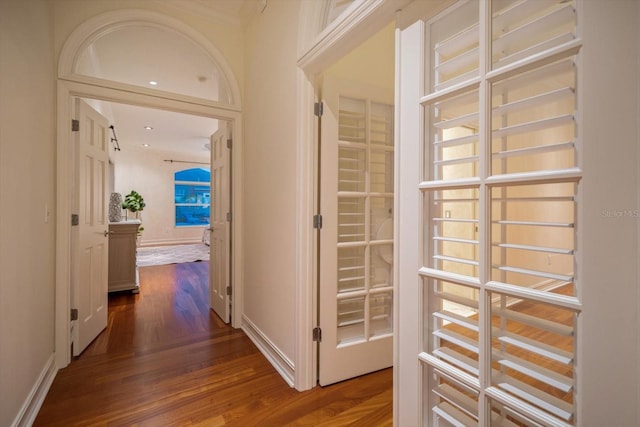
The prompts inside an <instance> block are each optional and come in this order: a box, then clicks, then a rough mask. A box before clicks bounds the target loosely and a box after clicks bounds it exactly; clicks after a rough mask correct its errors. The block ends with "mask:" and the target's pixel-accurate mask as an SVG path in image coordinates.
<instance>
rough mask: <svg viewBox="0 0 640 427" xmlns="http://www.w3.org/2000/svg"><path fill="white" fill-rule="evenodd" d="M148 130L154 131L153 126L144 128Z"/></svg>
mask: <svg viewBox="0 0 640 427" xmlns="http://www.w3.org/2000/svg"><path fill="white" fill-rule="evenodd" d="M144 128H145V129H146V130H153V128H152V127H151V126H145V127H144Z"/></svg>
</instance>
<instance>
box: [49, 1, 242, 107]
mask: <svg viewBox="0 0 640 427" xmlns="http://www.w3.org/2000/svg"><path fill="white" fill-rule="evenodd" d="M134 25H145V26H154V27H158V28H163V29H168V30H172V31H175V32H176V33H178V34H180V35H181V36H183V37H186V38H187V39H189V40H191V41H192V42H193V43H194V44H196V45H198V46H199V47H201V48H202V49H203V50H204V51H205V52H206V53H207V54H208V56H209V57H210V58H211V59H212V60H213V61H214V63H215V64H216V65H217V66H218V67H220V71H221V72H222V75H223V76H224V78H225V80H226V82H227V83H228V85H229V90H230V92H231V94H230V95H231V104H223V103H217V102H212V103H213V104H222V105H227V107H232V108H234V109H235V110H237V111H240V108H241V96H240V86H238V82H237V80H236V79H235V77H234V73H233V71H232V70H231V67H230V66H229V64H228V63H227V61H226V59H225V57H224V55H222V53H221V52H220V51H219V50H218V49H217V48H216V47H215V46H214V45H213V44H212V43H211V42H210V41H209V40H208V39H207V38H206V37H204V36H203V35H202V34H200V33H199V32H197V31H196V30H194V29H193V28H191V27H189V26H188V25H186V24H184V23H183V22H181V21H179V20H177V19H174V18H173V17H170V16H167V15H164V14H161V13H158V12H153V11H149V10H141V9H120V10H116V11H112V12H106V13H103V14H101V15H98V16H95V17H93V18H90V19H87V20H86V21H84V22H83V23H82V24H80V25H79V26H78V28H76V29H75V30H74V31H73V33H72V34H71V35H70V36H69V38H68V39H67V41H66V42H65V44H64V46H63V47H62V52H61V53H60V58H59V61H58V78H61V79H67V80H72V81H78V82H84V83H89V84H100V83H99V82H103V83H102V85H105V86H107V87H120V88H121V89H122V90H126V89H128V90H132V91H134V92H143V93H146V94H154V93H157V94H165V95H168V96H171V97H174V98H178V97H176V96H175V95H174V94H169V93H166V92H162V91H156V90H153V89H148V88H142V87H136V86H132V85H126V84H122V83H117V82H111V81H105V80H102V79H97V78H92V77H88V76H83V75H80V74H77V73H76V72H75V65H76V61H77V60H78V57H79V54H80V52H81V51H82V50H83V49H84V48H85V47H86V46H88V45H89V44H90V43H92V42H93V41H94V40H96V39H97V38H99V37H100V36H102V35H104V34H105V33H107V32H110V31H114V30H116V29H118V28H122V27H127V26H134ZM179 98H193V97H179ZM193 99H198V98H193ZM202 101H204V102H206V100H200V102H202ZM194 102H197V101H194ZM222 105H216V106H218V107H221V106H222Z"/></svg>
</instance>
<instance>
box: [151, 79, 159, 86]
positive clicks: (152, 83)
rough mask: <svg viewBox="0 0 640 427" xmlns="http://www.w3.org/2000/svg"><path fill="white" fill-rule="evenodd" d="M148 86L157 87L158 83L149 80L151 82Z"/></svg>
mask: <svg viewBox="0 0 640 427" xmlns="http://www.w3.org/2000/svg"><path fill="white" fill-rule="evenodd" d="M149 84H150V85H151V86H157V85H158V82H157V81H155V80H151V81H150V82H149Z"/></svg>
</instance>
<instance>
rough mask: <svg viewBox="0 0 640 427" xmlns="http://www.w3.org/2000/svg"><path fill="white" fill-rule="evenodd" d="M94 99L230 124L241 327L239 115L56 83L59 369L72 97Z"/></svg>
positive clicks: (65, 360) (235, 317) (65, 358)
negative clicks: (232, 131) (232, 144)
mask: <svg viewBox="0 0 640 427" xmlns="http://www.w3.org/2000/svg"><path fill="white" fill-rule="evenodd" d="M75 97H81V98H92V99H99V100H103V101H109V102H121V103H125V104H131V105H137V106H143V107H149V108H158V109H163V110H168V111H173V112H178V113H183V114H192V115H197V116H203V117H210V118H213V119H218V120H228V121H230V122H231V123H232V126H233V129H234V153H233V158H232V162H233V180H234V182H235V183H236V185H235V186H234V190H233V205H232V212H233V222H232V225H231V236H232V239H233V242H234V245H233V251H232V254H231V257H232V271H233V278H234V280H233V283H232V286H233V294H234V299H233V314H232V319H231V324H232V326H234V327H239V325H240V324H241V315H242V301H243V297H242V293H243V274H242V271H243V268H242V256H241V254H242V250H243V247H242V245H243V239H242V220H243V219H242V193H241V192H240V191H239V189H241V188H242V173H243V169H242V157H243V143H242V137H243V132H242V130H243V128H242V113H241V112H240V111H236V110H235V109H232V108H226V109H225V108H221V107H213V106H211V105H204V104H196V103H193V102H189V101H185V100H184V99H181V98H182V97H180V96H172V97H167V96H165V97H158V96H153V95H149V94H146V93H135V92H131V91H123V90H119V89H114V88H110V87H104V86H98V85H92V84H87V83H80V82H73V81H66V80H62V79H59V80H58V101H57V102H58V105H57V111H58V121H57V124H58V134H57V139H58V146H57V159H58V160H57V172H56V185H57V194H56V235H57V238H56V314H55V315H56V365H57V367H58V369H60V368H63V367H65V366H67V365H68V364H69V363H70V361H71V352H70V345H71V344H70V325H71V321H70V316H69V313H70V309H71V308H72V307H71V305H70V290H71V288H70V286H71V280H70V266H71V250H70V248H71V220H70V219H71V213H72V212H71V196H72V195H71V182H72V176H71V174H70V171H71V141H72V136H71V126H70V123H71V119H72V102H73V98H75Z"/></svg>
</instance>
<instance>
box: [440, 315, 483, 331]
mask: <svg viewBox="0 0 640 427" xmlns="http://www.w3.org/2000/svg"><path fill="white" fill-rule="evenodd" d="M433 315H434V316H435V317H437V318H438V319H442V320H446V321H447V322H451V323H454V324H456V325H460V326H462V327H464V328H467V329H469V330H472V331H474V332H478V331H479V328H478V322H477V321H475V320H473V319H470V318H468V317H464V316H460V315H459V314H455V313H451V312H450V311H446V310H442V311H436V312H434V313H433Z"/></svg>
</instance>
